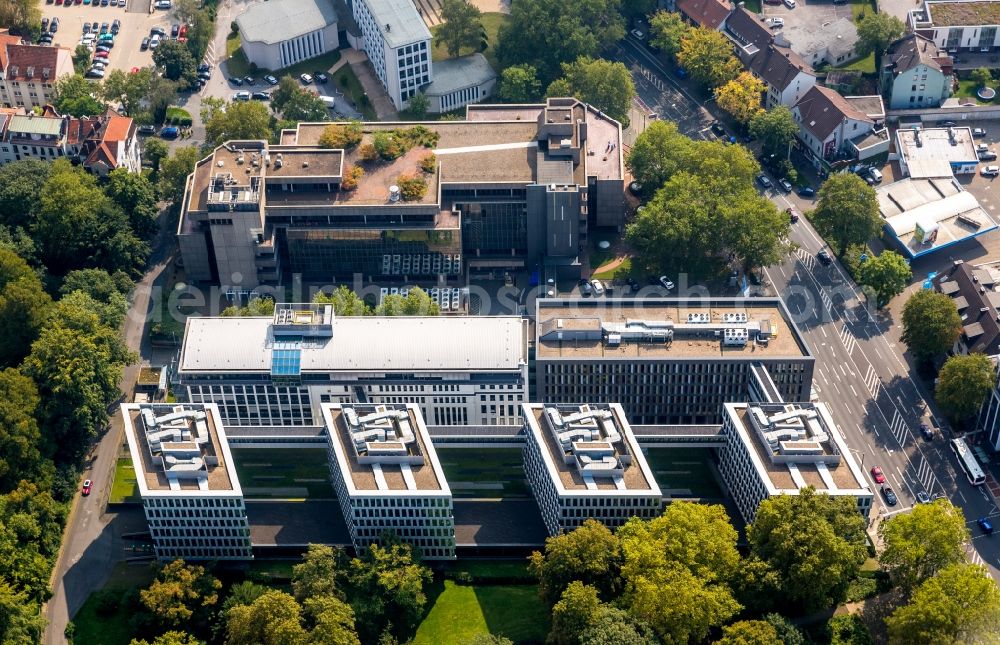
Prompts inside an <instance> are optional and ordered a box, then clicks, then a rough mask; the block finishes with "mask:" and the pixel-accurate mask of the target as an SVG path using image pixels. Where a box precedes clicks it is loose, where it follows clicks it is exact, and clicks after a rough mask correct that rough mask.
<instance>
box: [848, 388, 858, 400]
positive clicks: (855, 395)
mask: <svg viewBox="0 0 1000 645" xmlns="http://www.w3.org/2000/svg"><path fill="white" fill-rule="evenodd" d="M848 387H849V388H851V393H852V394H854V397H855V398H857V396H858V391H857V390H855V389H854V386H853V385H848Z"/></svg>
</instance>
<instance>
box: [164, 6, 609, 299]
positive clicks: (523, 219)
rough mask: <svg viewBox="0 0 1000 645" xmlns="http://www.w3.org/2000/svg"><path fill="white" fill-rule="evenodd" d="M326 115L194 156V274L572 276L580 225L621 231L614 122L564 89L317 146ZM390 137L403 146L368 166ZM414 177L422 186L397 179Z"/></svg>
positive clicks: (190, 270)
mask: <svg viewBox="0 0 1000 645" xmlns="http://www.w3.org/2000/svg"><path fill="white" fill-rule="evenodd" d="M359 4H360V2H359V3H356V4H355V6H358V5H359ZM329 125H330V124H326V123H300V124H298V126H297V127H296V129H295V130H286V131H284V132H282V135H281V144H280V145H273V144H269V143H267V142H266V141H229V142H227V143H225V144H224V145H222V146H219V147H218V148H216V149H215V150H214V151H213V152H212V154H211V155H209V156H208V157H206V158H205V159H203V160H202V161H200V162H199V163H198V164H197V165H196V166H195V170H194V172H193V173H192V174H191V176H190V177H189V178H188V181H187V187H186V191H185V195H184V200H183V207H182V212H181V217H180V223H179V225H178V229H177V236H178V242H179V245H180V249H181V255H182V257H183V259H184V269H185V273H186V274H187V277H188V279H189V280H195V281H214V282H217V283H221V284H226V285H230V284H231V285H240V286H242V287H244V288H253V287H256V286H257V285H259V284H260V283H268V282H270V283H273V282H278V281H281V280H282V279H285V278H287V277H288V276H289V275H292V274H299V275H301V276H302V278H303V279H304V280H305V281H321V282H323V283H324V284H329V283H330V282H331V281H336V279H337V278H338V277H339V278H340V280H341V281H343V280H345V279H347V278H350V277H352V276H354V275H355V274H360V275H361V276H362V277H363V279H365V280H379V281H382V282H384V283H385V282H393V281H403V280H410V281H412V280H426V281H431V280H433V281H435V282H437V281H439V280H447V279H455V278H457V277H458V276H460V275H463V272H464V271H466V269H468V270H470V271H474V270H481V271H485V270H490V271H492V270H494V269H496V268H501V267H506V268H514V269H517V268H521V269H523V268H524V267H534V266H536V265H539V266H541V265H542V264H545V265H549V266H552V267H553V270H554V271H558V272H560V273H561V275H562V276H564V277H566V278H573V277H578V276H579V275H580V262H579V260H578V256H579V253H580V251H581V249H584V248H586V245H587V239H588V238H587V230H588V226H590V225H597V226H618V227H620V226H622V225H624V208H623V203H624V202H623V190H624V184H623V176H624V166H623V161H622V151H621V126H620V124H619V123H618V122H616V121H614V120H612V119H610V118H608V117H607V116H605V115H604V114H603V113H601V112H598V111H597V110H595V109H593V108H592V107H589V106H587V105H585V104H583V103H580V102H579V101H576V100H574V99H556V98H553V99H549V100H548V102H547V103H546V104H544V105H496V106H490V105H476V106H470V107H469V108H468V109H467V118H466V120H465V121H436V122H428V123H420V124H415V123H365V124H362V126H361V128H362V133H361V142H360V144H358V145H355V146H348V148H347V149H333V148H325V147H322V146H320V145H319V142H320V138H321V137H322V136H323V134H324V132H325V131H326V130H327V127H328V126H329ZM415 140H419V141H421V142H422V143H417V144H414V143H413V142H414V141H415ZM394 142H402V143H401V144H400V145H399V146H398V147H395V149H394V150H393V153H399V154H398V156H396V157H395V158H392V159H389V158H384V159H381V160H378V161H366V159H368V158H369V157H368V156H367V155H369V154H370V152H371V151H372V150H373V149H374V144H376V143H378V144H379V146H382V147H383V148H385V147H386V146H389V147H394V146H393V143H394ZM431 152H433V153H434V155H435V156H434V157H429V156H428V154H429V153H431ZM362 153H364V154H362ZM387 157H392V154H388V153H387ZM414 184H419V185H425V187H426V190H425V191H424V192H421V191H419V190H417V191H411V190H402V189H401V188H400V186H405V185H409V186H410V187H412V186H413V185H414Z"/></svg>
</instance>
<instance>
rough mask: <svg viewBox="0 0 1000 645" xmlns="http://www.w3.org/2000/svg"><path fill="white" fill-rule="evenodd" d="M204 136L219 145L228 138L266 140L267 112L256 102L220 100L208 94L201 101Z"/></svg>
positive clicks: (269, 125)
mask: <svg viewBox="0 0 1000 645" xmlns="http://www.w3.org/2000/svg"><path fill="white" fill-rule="evenodd" d="M201 120H202V122H204V124H205V139H206V141H207V142H209V143H211V144H212V145H219V144H221V143H223V142H224V141H228V140H230V139H243V140H247V139H270V138H271V115H270V114H268V113H267V107H265V105H264V104H263V103H261V102H260V101H235V102H233V103H224V102H223V101H222V100H220V99H216V98H214V97H210V98H207V99H204V100H203V101H202V108H201Z"/></svg>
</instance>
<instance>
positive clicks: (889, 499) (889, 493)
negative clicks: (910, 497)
mask: <svg viewBox="0 0 1000 645" xmlns="http://www.w3.org/2000/svg"><path fill="white" fill-rule="evenodd" d="M786 1H787V0H786ZM882 496H883V497H885V503H886V504H888V505H889V506H895V505H896V502H898V501H899V500H898V499H897V498H896V491H894V490H892V486H889V485H885V486H883V487H882Z"/></svg>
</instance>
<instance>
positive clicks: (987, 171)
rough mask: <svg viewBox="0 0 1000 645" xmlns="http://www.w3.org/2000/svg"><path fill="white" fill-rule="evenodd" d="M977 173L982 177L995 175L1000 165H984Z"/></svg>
mask: <svg viewBox="0 0 1000 645" xmlns="http://www.w3.org/2000/svg"><path fill="white" fill-rule="evenodd" d="M979 174H980V175H982V176H983V177H996V176H997V175H1000V166H986V167H985V168H983V169H982V170H980V171H979Z"/></svg>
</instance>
